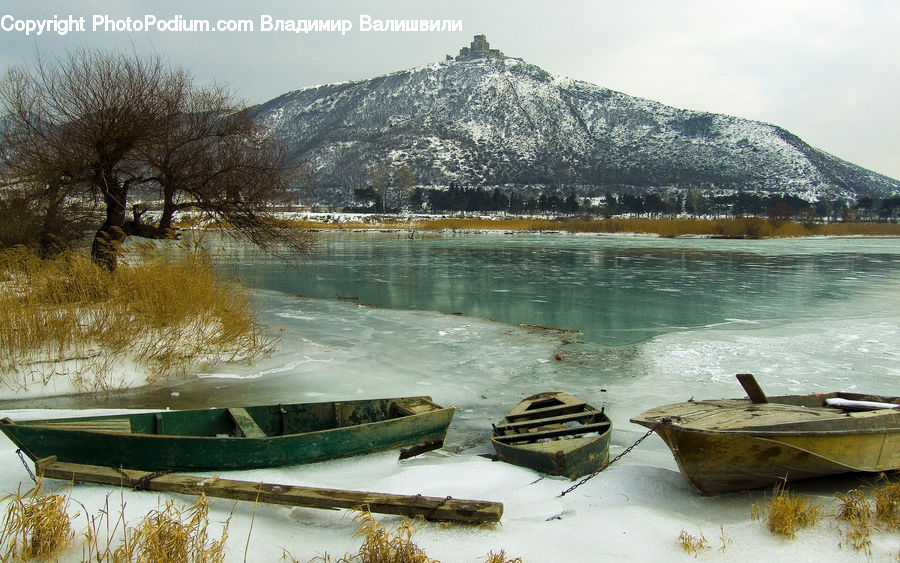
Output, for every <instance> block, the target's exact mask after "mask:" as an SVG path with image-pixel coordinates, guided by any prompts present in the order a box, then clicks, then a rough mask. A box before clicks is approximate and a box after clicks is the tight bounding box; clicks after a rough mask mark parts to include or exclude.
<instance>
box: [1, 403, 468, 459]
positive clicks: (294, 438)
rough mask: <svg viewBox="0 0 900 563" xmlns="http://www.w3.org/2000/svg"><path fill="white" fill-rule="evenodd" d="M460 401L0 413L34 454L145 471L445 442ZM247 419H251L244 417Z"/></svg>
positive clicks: (14, 437) (328, 455) (8, 430)
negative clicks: (27, 417)
mask: <svg viewBox="0 0 900 563" xmlns="http://www.w3.org/2000/svg"><path fill="white" fill-rule="evenodd" d="M454 411H455V408H454V407H449V408H444V407H440V406H438V405H435V404H434V403H432V402H431V400H430V398H428V397H411V398H398V399H375V400H365V401H346V402H331V403H306V404H294V405H270V406H255V407H246V408H233V409H205V410H194V411H165V412H159V413H142V414H131V415H114V416H104V417H81V418H72V419H58V420H54V419H50V420H40V421H21V422H12V421H10V420H9V419H4V420H3V421H0V429H2V430H3V432H5V433H6V435H7V436H8V437H9V438H10V439H11V440H12V441H13V442H14V443H15V444H16V445H17V446H19V447H20V448H22V450H23V451H25V452H26V453H27V454H28V455H29V457H31V458H32V459H34V460H36V459H40V458H45V457H50V456H57V458H58V459H59V461H63V462H71V463H80V464H93V465H105V466H111V467H125V468H133V469H146V470H154V471H159V470H229V469H251V468H259V467H272V466H278V465H291V464H298V463H310V462H315V461H321V460H326V459H332V458H337V457H344V456H350V455H357V454H363V453H368V452H373V451H378V450H385V449H391V448H396V447H400V446H407V445H424V446H425V447H426V448H427V449H433V448H435V447H440V445H441V444H442V443H443V440H444V437H445V435H446V433H447V428H448V426H449V425H450V421H451V419H452V418H453V414H454ZM248 419H249V420H248Z"/></svg>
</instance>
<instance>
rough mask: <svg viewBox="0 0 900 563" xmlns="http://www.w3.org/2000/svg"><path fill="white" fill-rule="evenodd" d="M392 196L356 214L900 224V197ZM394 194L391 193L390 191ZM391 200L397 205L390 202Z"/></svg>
mask: <svg viewBox="0 0 900 563" xmlns="http://www.w3.org/2000/svg"><path fill="white" fill-rule="evenodd" d="M385 193H386V192H385V191H384V190H383V189H382V190H380V191H379V190H377V189H375V188H373V187H372V186H366V187H364V188H357V189H356V190H355V191H354V197H355V199H356V202H357V204H358V206H357V207H355V208H353V209H354V210H356V211H376V212H397V211H400V210H403V209H406V210H410V211H414V212H415V211H431V212H436V213H444V212H502V213H510V214H522V213H561V214H587V215H598V216H604V217H612V216H615V215H623V214H629V215H642V216H651V217H652V216H657V217H665V216H676V215H682V214H689V215H695V216H702V215H719V216H724V215H732V216H741V217H746V216H756V217H769V218H772V219H780V220H788V219H796V218H799V219H804V218H816V219H820V218H825V219H829V220H864V221H874V220H881V221H897V219H898V216H900V196H893V197H889V198H884V199H875V198H872V197H869V196H863V197H860V198H859V199H858V200H857V201H855V202H847V201H844V200H829V199H824V198H822V199H819V200H817V201H815V202H812V203H811V202H808V201H806V200H804V199H802V198H799V197H796V196H792V195H785V194H773V195H761V194H758V193H753V192H737V193H733V194H727V195H715V196H707V195H704V194H703V193H702V192H700V190H688V191H687V192H685V193H678V194H661V193H654V192H648V193H619V194H616V193H607V194H606V195H604V196H602V197H600V198H585V197H582V198H579V197H577V196H576V195H575V193H574V192H568V193H565V194H564V193H562V192H561V191H559V190H547V191H545V192H543V193H540V194H537V195H526V194H522V193H518V192H516V191H513V190H509V189H507V190H504V189H501V188H499V187H495V188H492V189H485V188H483V187H480V186H476V187H464V186H461V185H460V184H458V183H455V182H452V183H450V185H449V186H448V187H447V188H446V189H443V188H422V187H416V188H412V189H407V190H405V192H403V193H406V194H408V195H406V196H405V197H403V196H396V197H394V198H393V199H388V198H386V197H385V196H384V194H385ZM388 193H389V190H388ZM387 201H390V202H391V203H387Z"/></svg>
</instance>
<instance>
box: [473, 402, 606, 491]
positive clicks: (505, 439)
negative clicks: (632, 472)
mask: <svg viewBox="0 0 900 563" xmlns="http://www.w3.org/2000/svg"><path fill="white" fill-rule="evenodd" d="M611 433H612V422H610V420H609V418H607V416H606V415H605V414H604V413H603V410H597V409H595V408H594V407H592V406H591V405H589V404H587V403H585V402H584V401H582V400H580V399H578V398H576V397H573V396H572V395H569V394H567V393H562V392H559V391H555V392H549V393H538V394H537V395H532V396H530V397H526V398H525V399H523V400H522V402H520V403H519V404H518V405H516V406H515V407H513V409H512V410H511V411H509V413H507V415H506V416H505V417H504V419H503V422H502V423H500V424H498V425H495V426H494V431H493V434H492V435H491V443H493V444H494V450H495V451H496V452H497V457H499V458H500V459H501V460H503V461H506V462H508V463H514V464H516V465H522V466H525V467H530V468H531V469H534V470H536V471H540V472H542V473H547V474H550V475H562V476H564V477H568V478H569V479H575V478H577V477H581V476H582V475H587V474H588V473H593V472H595V471H597V470H599V469H600V468H601V467H603V465H604V464H605V463H606V462H607V460H609V440H610V435H611Z"/></svg>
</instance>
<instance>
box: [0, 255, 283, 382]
mask: <svg viewBox="0 0 900 563" xmlns="http://www.w3.org/2000/svg"><path fill="white" fill-rule="evenodd" d="M275 344H276V341H275V340H274V339H273V338H271V337H270V336H268V335H267V333H266V332H265V330H264V329H263V327H262V325H261V324H260V322H259V321H258V319H257V316H256V314H255V312H254V311H253V309H252V307H251V305H250V293H249V291H248V290H247V289H246V288H242V287H240V286H237V285H235V284H228V283H223V282H220V281H219V280H217V279H216V278H215V276H214V274H213V271H212V265H211V263H210V260H209V258H208V256H207V255H206V253H205V252H204V251H203V249H202V248H201V247H196V246H195V247H193V248H191V247H187V246H185V245H180V246H177V247H174V248H173V247H169V248H159V247H156V246H153V245H142V246H140V245H139V246H136V247H135V249H134V250H132V251H131V253H130V254H129V255H128V256H127V258H126V259H124V260H123V261H122V262H121V263H120V266H119V267H118V268H117V269H116V271H115V272H114V273H110V272H109V271H107V270H105V269H104V268H101V267H98V266H97V265H95V264H93V263H92V262H91V260H90V259H89V258H88V256H86V255H85V254H83V253H75V252H69V253H65V254H62V255H61V256H59V257H58V258H57V259H55V260H41V259H39V258H38V257H37V256H36V255H35V254H34V253H32V252H31V251H29V250H27V249H24V248H13V249H7V250H5V251H3V252H0V384H3V385H5V386H7V387H10V388H27V387H28V386H29V385H34V384H39V385H40V384H47V383H49V382H50V381H51V380H52V379H53V378H55V377H60V376H65V377H67V378H68V379H69V380H70V382H71V383H72V385H73V386H75V388H76V389H78V390H81V391H94V390H99V389H108V388H114V387H117V386H118V385H120V384H121V383H120V382H119V381H118V380H117V379H116V378H115V377H114V375H113V373H112V370H113V369H115V368H116V367H121V365H122V364H123V363H124V362H127V361H130V362H135V363H136V364H137V365H139V366H143V369H144V370H145V371H146V372H148V373H149V380H150V381H154V380H157V379H161V378H168V377H179V376H183V375H186V374H188V373H189V372H191V371H192V370H194V369H197V368H202V367H204V364H213V363H215V362H217V361H221V360H228V361H249V360H252V359H254V358H257V357H260V356H264V355H266V354H268V353H270V352H271V351H272V349H273V348H274V346H275Z"/></svg>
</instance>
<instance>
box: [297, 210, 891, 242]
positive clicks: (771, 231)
mask: <svg viewBox="0 0 900 563" xmlns="http://www.w3.org/2000/svg"><path fill="white" fill-rule="evenodd" d="M291 224H292V226H294V227H297V228H304V229H358V230H371V229H385V230H413V231H466V230H473V231H528V232H541V231H563V232H568V233H610V234H612V233H636V234H655V235H659V236H662V237H680V236H710V237H720V238H752V239H759V238H784V237H804V236H822V235H825V236H852V235H861V236H900V224H896V223H834V224H827V225H819V224H811V225H804V224H802V223H796V222H792V221H784V222H771V221H769V220H768V219H762V218H759V217H736V218H732V219H699V218H679V219H665V218H646V217H612V218H609V219H541V218H525V217H511V218H497V219H492V218H483V217H442V218H435V219H418V220H414V221H411V222H410V221H402V220H400V219H399V218H397V217H393V216H379V215H373V216H371V217H367V218H366V219H365V220H364V221H356V222H345V223H332V222H317V221H311V220H298V221H292V222H291Z"/></svg>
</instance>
